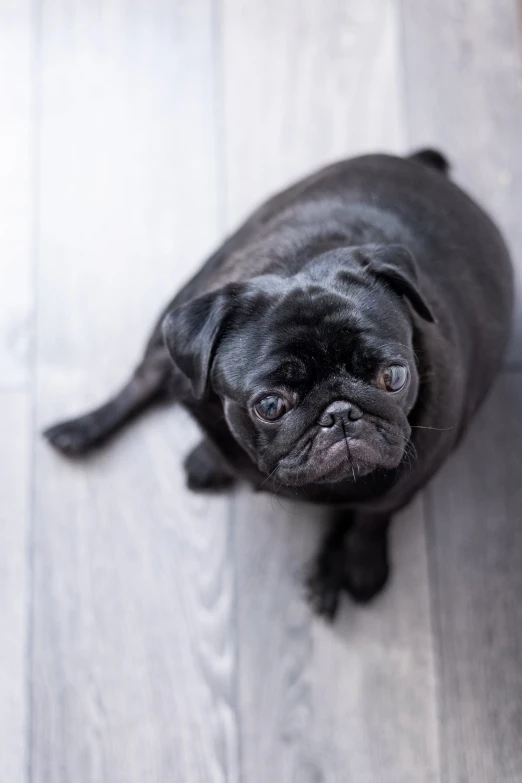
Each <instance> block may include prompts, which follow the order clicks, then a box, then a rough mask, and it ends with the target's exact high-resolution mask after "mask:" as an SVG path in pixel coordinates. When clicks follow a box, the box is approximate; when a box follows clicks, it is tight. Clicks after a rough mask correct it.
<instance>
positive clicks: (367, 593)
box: [345, 550, 390, 604]
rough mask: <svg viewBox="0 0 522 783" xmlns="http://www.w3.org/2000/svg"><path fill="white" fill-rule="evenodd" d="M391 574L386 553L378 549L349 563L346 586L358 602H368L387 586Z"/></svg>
mask: <svg viewBox="0 0 522 783" xmlns="http://www.w3.org/2000/svg"><path fill="white" fill-rule="evenodd" d="M389 574H390V568H389V565H388V560H387V557H386V553H385V552H381V551H379V550H378V551H376V552H375V553H373V555H372V556H367V557H365V558H361V559H359V560H353V561H352V562H351V563H349V565H348V568H347V572H346V582H345V587H346V590H347V591H348V593H349V594H350V595H351V597H352V598H353V600H354V601H356V603H359V604H367V603H369V601H371V600H372V599H373V598H375V597H376V596H377V595H378V594H379V593H380V592H381V590H383V588H384V587H385V586H386V583H387V582H388V578H389Z"/></svg>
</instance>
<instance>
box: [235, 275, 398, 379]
mask: <svg viewBox="0 0 522 783" xmlns="http://www.w3.org/2000/svg"><path fill="white" fill-rule="evenodd" d="M395 300H396V301H395ZM230 337H231V338H232V339H231V340H230V346H231V349H232V350H231V351H230V354H231V358H232V356H234V357H235V359H234V361H235V365H236V369H237V376H238V379H239V376H241V379H242V381H243V383H244V384H245V385H247V386H249V387H252V386H255V385H257V384H260V383H261V382H266V381H269V382H273V383H276V384H286V385H290V386H294V385H301V384H306V383H307V382H308V383H316V382H317V381H318V380H324V379H325V378H326V377H328V376H330V375H332V374H335V373H336V372H338V371H339V370H341V371H344V372H348V373H350V374H352V375H354V376H356V377H361V378H365V377H366V376H368V375H370V374H372V373H373V372H374V369H375V366H376V364H379V363H382V362H384V361H386V360H388V359H390V360H394V359H397V358H399V357H401V356H404V358H406V359H409V356H410V355H411V348H410V342H411V324H410V321H409V318H408V316H407V312H406V309H405V307H404V306H403V305H402V303H401V302H400V300H399V299H398V298H397V297H395V296H392V295H388V294H387V292H386V291H383V290H382V289H380V288H379V287H378V286H373V287H372V286H369V285H368V286H365V285H360V284H357V285H352V286H346V287H345V288H344V290H342V291H336V290H331V289H329V288H325V287H324V286H321V285H319V284H314V283H308V284H306V285H305V284H299V281H298V280H297V281H292V284H291V285H290V284H289V285H288V286H287V287H286V288H285V290H283V291H280V290H279V291H278V292H277V295H275V294H274V292H269V291H259V292H258V296H257V299H256V300H255V302H254V303H253V306H251V307H250V308H249V309H248V310H247V311H246V312H245V314H244V315H243V317H242V319H241V324H240V325H239V328H238V329H237V330H236V331H235V337H234V336H233V335H231V336H230Z"/></svg>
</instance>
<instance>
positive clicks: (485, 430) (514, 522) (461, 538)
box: [429, 373, 522, 783]
mask: <svg viewBox="0 0 522 783" xmlns="http://www.w3.org/2000/svg"><path fill="white" fill-rule="evenodd" d="M521 406H522V375H520V374H513V373H509V374H506V375H504V377H503V378H502V379H501V381H500V383H499V384H498V386H497V388H496V389H495V391H494V393H493V394H492V396H491V398H490V399H489V401H488V402H487V404H486V406H485V407H484V409H483V410H482V412H481V413H480V415H479V417H478V419H477V420H476V422H475V424H474V425H473V428H472V431H471V432H470V433H469V437H468V438H467V439H466V441H465V443H464V444H463V446H462V448H461V449H460V450H459V452H458V454H456V455H455V456H454V457H453V458H452V459H451V461H450V462H449V463H448V464H447V465H446V466H445V468H444V469H443V470H442V472H441V473H440V475H439V476H438V477H437V479H436V480H435V482H434V484H433V485H432V488H431V489H430V493H429V498H430V506H431V518H430V526H429V531H430V536H429V538H430V546H429V551H430V556H431V560H432V566H433V576H434V598H435V610H436V611H435V624H436V627H437V628H438V645H439V659H440V660H439V668H440V683H441V698H440V702H441V748H442V758H443V770H442V772H443V774H442V780H444V781H447V783H460V781H464V780H472V781H474V783H490V781H492V780H499V781H500V780H502V781H506V783H520V781H522V745H521V742H520V737H521V736H522V678H521V666H522V604H521V601H520V596H521V595H522V524H521V516H520V509H521V508H522V487H521V483H520V477H521V476H522V419H521V417H520V411H521Z"/></svg>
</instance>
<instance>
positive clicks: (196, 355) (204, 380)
mask: <svg viewBox="0 0 522 783" xmlns="http://www.w3.org/2000/svg"><path fill="white" fill-rule="evenodd" d="M239 290H240V286H239V285H237V284H234V283H232V284H230V285H227V286H225V287H224V288H220V289H219V290H218V291H214V292H212V293H210V294H205V296H201V297H199V298H198V299H193V300H192V301H191V302H188V303H187V304H185V305H182V306H181V307H180V308H179V309H177V310H173V311H172V312H171V313H169V314H168V315H167V316H166V317H165V319H164V321H163V327H162V328H163V336H164V338H165V344H166V346H167V348H168V351H169V353H170V355H171V356H172V359H173V360H174V362H175V364H176V365H177V366H178V367H179V369H180V370H181V371H182V373H183V374H184V375H186V376H187V378H188V379H189V381H190V383H191V384H192V389H193V392H194V396H195V397H196V399H198V400H199V399H201V398H202V397H203V396H204V395H205V392H206V390H207V386H208V380H209V375H210V369H211V366H212V361H213V359H214V356H215V354H216V350H217V347H218V343H219V340H220V339H221V337H222V335H223V332H224V331H225V329H226V326H227V322H228V320H229V317H230V315H231V313H232V310H233V308H234V304H235V302H236V301H237V297H238V294H239Z"/></svg>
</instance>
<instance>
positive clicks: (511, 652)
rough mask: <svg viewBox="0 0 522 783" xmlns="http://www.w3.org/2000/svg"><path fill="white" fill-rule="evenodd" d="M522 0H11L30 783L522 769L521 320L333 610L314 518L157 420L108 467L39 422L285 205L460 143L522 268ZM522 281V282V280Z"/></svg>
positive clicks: (6, 449) (429, 776)
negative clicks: (237, 231) (468, 415)
mask: <svg viewBox="0 0 522 783" xmlns="http://www.w3.org/2000/svg"><path fill="white" fill-rule="evenodd" d="M518 22H519V20H518V17H517V8H516V3H515V2H514V0H436V1H435V0H431V1H428V0H426V2H419V0H401V2H399V0H321V2H319V0H190V2H189V0H97V1H96V2H94V0H92V1H91V0H0V783H22V781H24V782H27V783H143V782H144V781H146V782H147V783H167V782H168V783H223V782H224V781H227V783H239V782H240V781H241V783H287V782H288V783H289V782H290V781H293V782H295V783H320V782H321V783H334V782H338V783H352V782H353V783H377V782H379V783H381V782H383V783H410V782H411V783H424V782H425V781H426V782H427V783H436V782H438V781H441V782H442V783H467V781H470V783H504V782H506V783H514V782H515V781H516V782H518V783H522V520H521V516H522V317H521V315H520V307H519V309H518V316H517V329H516V334H515V338H514V340H513V344H512V348H511V352H510V356H509V359H508V365H507V369H506V372H505V374H504V376H503V377H502V378H501V380H500V382H499V384H498V386H497V388H496V389H495V391H494V393H493V394H492V396H491V398H490V400H489V402H488V403H487V405H486V406H485V408H484V409H483V411H482V413H481V415H480V417H479V419H478V420H477V422H476V424H475V427H474V429H473V431H472V432H471V433H470V435H469V437H468V439H467V441H466V443H465V444H464V445H463V447H462V448H461V450H460V452H459V453H458V454H456V455H455V456H454V458H453V459H452V460H451V462H450V463H449V464H448V465H447V466H446V467H445V468H444V469H443V471H442V472H441V474H440V475H439V476H438V477H437V479H436V480H435V481H434V483H433V484H432V485H431V487H430V488H429V489H428V490H427V491H426V493H425V494H424V496H423V497H419V498H418V499H417V500H416V501H415V503H414V504H413V505H412V507H411V508H409V509H408V510H407V511H406V512H405V513H404V514H402V515H401V518H400V519H398V520H397V524H396V526H395V529H394V541H393V544H394V547H393V549H394V551H393V555H394V561H395V565H396V570H395V574H394V579H393V582H392V584H391V586H390V589H389V590H388V592H387V593H386V594H385V595H384V596H383V597H382V598H380V599H379V600H378V601H377V602H376V603H375V604H374V605H373V606H372V607H371V608H368V609H364V610H362V609H355V608H354V607H353V606H350V605H348V604H347V605H346V606H345V607H344V609H343V612H342V615H341V617H340V620H339V622H338V624H337V625H336V626H335V627H334V628H329V627H326V626H325V625H323V624H322V623H321V622H319V621H317V620H315V619H313V618H312V617H311V616H310V614H309V612H308V609H307V607H306V606H305V604H304V602H303V600H302V591H301V588H300V580H301V578H302V574H303V572H304V571H305V569H306V565H307V562H308V559H309V557H310V555H311V552H312V551H313V547H314V544H315V542H316V541H317V537H318V534H319V527H320V520H318V518H317V514H316V512H314V511H313V510H304V511H303V510H302V509H299V508H295V507H292V506H290V505H287V504H282V503H280V502H279V501H277V500H274V499H271V498H269V497H262V496H252V495H251V494H249V493H248V492H246V491H244V490H243V491H240V492H239V493H238V494H236V495H235V496H234V497H233V498H229V499H226V498H224V499H201V498H198V497H194V496H190V495H189V494H188V493H187V492H186V491H185V489H184V486H183V476H182V471H181V461H182V458H183V455H184V454H185V453H186V452H187V451H188V449H189V448H190V446H191V444H193V443H194V442H195V439H196V438H197V433H196V431H195V427H194V426H193V425H192V424H191V423H190V422H189V421H188V419H187V417H186V416H185V415H184V414H183V413H182V412H181V411H179V410H164V411H158V412H157V413H155V414H154V415H151V416H149V417H147V418H146V419H144V420H143V421H141V422H139V423H138V424H137V426H136V427H134V428H133V429H132V430H129V432H127V433H126V434H124V435H123V436H122V437H121V438H119V439H118V440H117V442H115V443H114V446H113V447H112V448H111V449H108V450H107V451H105V452H103V453H102V454H100V455H99V456H97V457H96V458H92V459H90V460H89V461H87V462H85V463H82V464H78V463H76V464H71V463H68V462H66V461H65V460H62V459H60V458H59V457H58V456H57V455H56V454H54V453H51V451H50V450H49V449H47V448H46V446H45V445H44V444H43V443H42V442H41V440H40V439H39V437H38V431H39V430H40V428H41V427H42V425H44V424H45V423H48V422H52V421H53V420H54V419H55V418H57V417H62V416H65V415H67V414H74V413H76V412H79V411H81V410H82V409H83V408H84V407H85V406H88V405H91V404H94V403H97V402H98V401H100V400H102V399H103V398H104V397H105V395H106V394H107V393H108V392H109V391H111V390H112V389H113V388H114V387H115V386H116V385H118V384H119V382H120V381H121V380H122V379H123V378H124V377H125V375H126V373H127V371H128V370H129V368H130V367H131V366H132V365H133V363H134V361H135V359H136V357H137V355H138V354H139V350H140V347H141V345H142V343H143V341H144V339H145V337H146V334H147V330H148V328H149V326H150V324H151V322H152V319H153V318H154V317H155V315H156V313H157V311H158V310H159V307H160V306H161V305H163V303H164V301H165V300H166V299H167V298H168V297H169V295H170V293H171V292H172V291H174V289H175V288H176V287H177V286H178V285H179V284H180V283H181V282H182V281H183V280H185V279H186V278H187V277H188V276H190V274H191V273H192V272H193V271H194V270H195V269H196V268H197V266H198V264H199V263H200V261H201V260H202V259H203V257H204V256H205V254H206V253H207V252H208V251H209V250H210V249H211V248H212V247H213V245H214V244H215V243H216V242H217V241H218V240H219V238H220V237H222V236H223V234H224V233H225V231H226V230H227V229H229V228H230V227H232V226H233V225H235V224H236V223H237V222H238V220H240V219H241V218H242V217H243V216H244V215H245V214H246V213H247V212H248V210H249V209H250V208H251V207H252V206H253V205H255V204H256V203H257V202H258V201H259V200H260V199H262V198H263V197H265V196H266V195H268V194H269V193H270V192H271V191H273V190H274V189H277V188H278V187H280V186H282V185H284V184H285V183H287V182H288V181H289V180H291V179H294V178H297V177H299V176H301V175H303V174H305V173H307V172H308V171H309V170H310V169H312V168H313V167H316V166H319V165H320V164H323V163H325V162H327V161H331V160H334V159H336V158H339V157H343V156H348V155H351V154H354V153H358V152H361V151H368V150H391V151H398V152H402V151H406V150H409V149H410V148H412V147H415V146H417V145H425V144H436V145H440V146H441V147H442V148H443V149H444V150H445V151H446V152H447V154H448V155H449V156H450V158H451V159H452V160H453V162H454V175H455V177H456V179H457V180H458V181H459V182H461V183H463V184H465V185H466V186H467V187H468V188H469V189H470V190H471V191H472V192H473V193H474V194H475V195H476V196H477V197H478V198H479V199H480V200H481V201H482V202H483V203H484V204H485V205H486V206H487V207H488V208H489V209H491V211H492V212H493V213H494V214H495V216H496V217H497V219H498V221H499V222H500V224H501V225H502V226H503V228H504V229H505V231H506V233H507V236H508V238H509V241H510V243H511V246H512V249H513V253H514V258H515V261H516V263H517V265H518V276H519V279H520V277H522V220H521V209H522V87H521V85H522V79H521V59H520V35H519V32H520V26H519V23H518ZM521 290H522V289H521Z"/></svg>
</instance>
